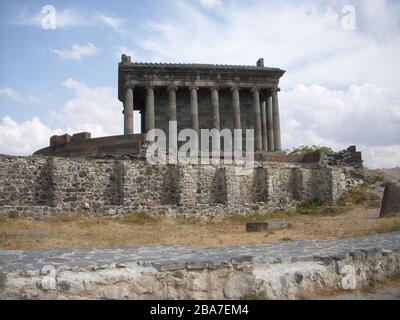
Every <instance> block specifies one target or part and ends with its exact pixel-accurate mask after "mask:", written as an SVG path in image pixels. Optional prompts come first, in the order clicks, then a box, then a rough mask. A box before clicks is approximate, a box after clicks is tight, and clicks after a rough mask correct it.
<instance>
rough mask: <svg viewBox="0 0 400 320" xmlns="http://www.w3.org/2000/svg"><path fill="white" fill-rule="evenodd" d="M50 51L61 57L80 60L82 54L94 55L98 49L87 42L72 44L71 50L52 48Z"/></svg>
mask: <svg viewBox="0 0 400 320" xmlns="http://www.w3.org/2000/svg"><path fill="white" fill-rule="evenodd" d="M52 51H53V52H54V53H55V54H57V55H58V56H59V57H61V58H62V59H71V60H80V59H81V58H82V57H84V56H94V55H96V54H98V53H99V49H98V48H96V47H95V46H94V45H93V44H92V43H88V45H87V46H85V45H83V46H81V45H79V44H73V45H72V48H71V50H67V49H65V50H60V49H53V50H52Z"/></svg>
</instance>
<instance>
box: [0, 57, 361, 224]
mask: <svg viewBox="0 0 400 320" xmlns="http://www.w3.org/2000/svg"><path fill="white" fill-rule="evenodd" d="M284 73H285V71H283V70H281V69H278V68H269V67H265V66H264V60H263V59H260V60H259V61H258V62H257V65H256V66H227V65H208V64H206V65H204V64H153V63H133V62H131V59H130V57H128V56H126V55H122V61H121V62H120V63H119V66H118V79H119V86H118V97H119V99H120V100H121V102H122V104H123V110H124V111H123V113H124V134H123V135H120V136H112V137H100V138H91V134H90V133H88V132H83V133H77V134H74V135H73V136H70V135H68V134H65V135H62V136H53V137H51V138H50V146H49V147H46V148H44V149H41V150H38V151H37V152H35V154H34V156H32V157H12V156H5V155H3V156H0V215H3V216H33V217H37V218H40V217H42V216H44V215H49V214H59V213H68V212H81V211H84V212H85V213H87V214H98V215H102V216H109V217H118V216H120V215H122V214H126V213H133V212H147V213H152V214H167V215H170V216H172V217H198V216H201V217H216V216H222V215H226V214H229V213H239V214H248V213H254V212H258V213H269V212H273V211H275V210H280V209H282V210H284V209H288V208H292V207H293V206H295V205H296V203H297V202H299V201H303V200H306V199H314V198H317V199H321V200H324V201H332V202H334V201H336V200H337V199H338V198H339V197H340V196H341V195H343V194H344V193H345V192H347V191H349V190H351V189H352V188H354V187H355V186H357V185H359V184H361V183H363V168H362V159H361V153H360V152H357V151H356V149H355V147H350V148H349V149H347V150H344V151H342V152H339V153H336V154H330V155H326V154H322V153H321V152H314V153H310V154H306V155H304V156H291V155H287V154H286V153H285V152H284V151H282V147H281V132H280V118H279V103H278V92H279V87H278V85H279V80H280V78H281V77H282V76H283V74H284ZM134 110H137V111H140V113H141V114H142V117H141V120H142V126H141V127H142V132H141V133H140V134H133V132H134V131H133V111H134ZM171 122H172V123H173V124H174V125H175V126H171ZM154 128H159V129H163V130H164V131H165V132H167V133H168V134H167V136H168V137H171V139H172V138H174V141H176V136H177V133H178V130H181V129H185V128H191V129H194V130H196V131H197V132H198V131H199V130H200V129H218V130H222V129H229V130H234V129H254V139H253V140H251V143H254V150H255V151H254V154H246V159H247V160H251V161H252V160H255V166H254V168H252V169H251V170H249V169H245V168H243V167H242V166H241V164H238V163H237V162H236V163H234V164H226V162H225V161H221V164H218V165H215V164H214V165H213V164H199V165H196V164H185V165H184V164H174V165H161V164H160V165H150V164H149V163H147V162H146V160H145V157H144V155H145V151H146V148H147V147H148V145H149V143H151V141H150V142H148V141H146V140H147V139H146V133H147V132H148V131H149V130H151V129H154ZM169 130H172V132H168V131H169ZM242 140H243V143H245V142H246V139H245V137H244V136H243V137H242ZM170 142H171V141H169V140H168V143H170ZM213 142H214V141H213ZM223 143H224V139H222V138H221V139H219V141H217V146H219V147H220V149H223ZM235 150H236V149H235ZM223 160H225V159H223ZM222 163H223V164H222Z"/></svg>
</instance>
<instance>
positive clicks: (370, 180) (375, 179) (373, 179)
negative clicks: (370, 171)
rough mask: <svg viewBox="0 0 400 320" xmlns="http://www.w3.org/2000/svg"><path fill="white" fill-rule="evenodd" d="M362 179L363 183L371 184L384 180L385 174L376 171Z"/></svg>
mask: <svg viewBox="0 0 400 320" xmlns="http://www.w3.org/2000/svg"><path fill="white" fill-rule="evenodd" d="M364 181H365V185H367V186H371V185H374V184H375V183H377V182H384V181H385V176H384V175H383V173H378V174H374V175H370V176H367V177H365V179H364Z"/></svg>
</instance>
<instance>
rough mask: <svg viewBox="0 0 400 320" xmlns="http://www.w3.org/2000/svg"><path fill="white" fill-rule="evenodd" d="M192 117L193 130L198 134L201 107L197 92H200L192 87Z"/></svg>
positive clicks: (190, 88)
mask: <svg viewBox="0 0 400 320" xmlns="http://www.w3.org/2000/svg"><path fill="white" fill-rule="evenodd" d="M189 90H190V115H191V118H192V129H193V130H196V131H197V133H200V131H199V106H198V101H197V90H199V88H198V87H196V86H190V87H189Z"/></svg>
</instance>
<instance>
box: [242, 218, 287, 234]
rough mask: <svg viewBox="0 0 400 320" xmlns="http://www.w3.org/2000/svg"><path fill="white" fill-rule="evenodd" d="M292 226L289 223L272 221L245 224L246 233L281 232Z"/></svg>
mask: <svg viewBox="0 0 400 320" xmlns="http://www.w3.org/2000/svg"><path fill="white" fill-rule="evenodd" d="M291 226H292V222H291V221H285V220H272V221H268V222H248V223H247V224H246V232H261V231H265V230H270V231H272V230H281V229H286V228H289V227H291Z"/></svg>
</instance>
